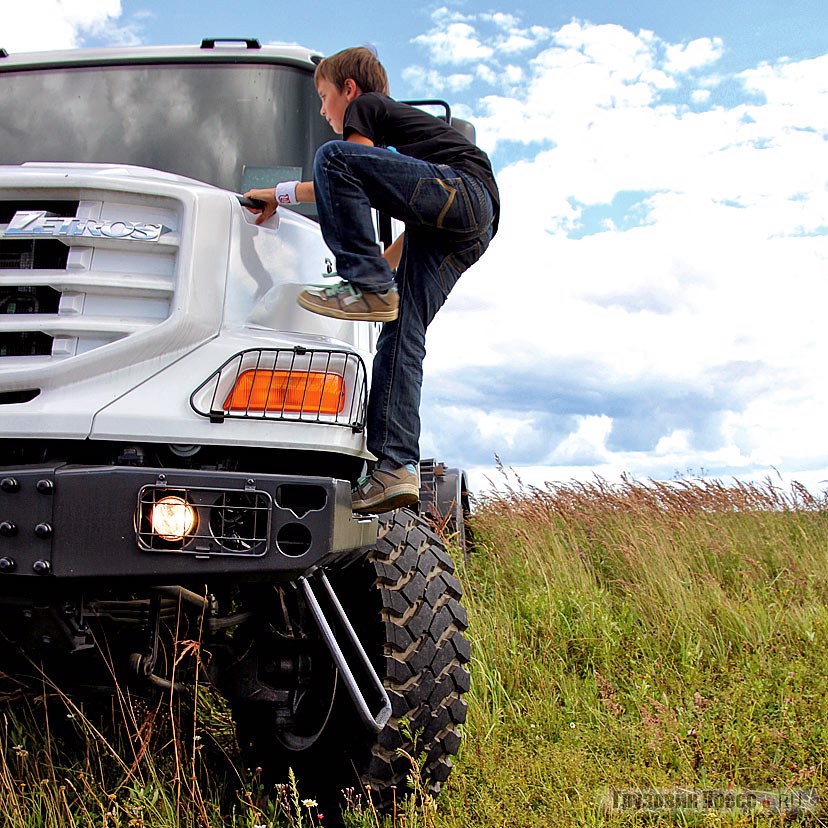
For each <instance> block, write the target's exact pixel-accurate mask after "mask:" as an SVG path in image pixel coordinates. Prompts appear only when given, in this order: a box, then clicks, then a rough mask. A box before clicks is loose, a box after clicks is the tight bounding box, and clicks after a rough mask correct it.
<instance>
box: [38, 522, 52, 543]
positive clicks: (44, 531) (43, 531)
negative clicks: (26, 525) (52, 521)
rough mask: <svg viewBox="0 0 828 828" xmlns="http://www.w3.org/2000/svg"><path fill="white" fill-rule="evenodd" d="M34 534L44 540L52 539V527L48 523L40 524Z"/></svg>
mask: <svg viewBox="0 0 828 828" xmlns="http://www.w3.org/2000/svg"><path fill="white" fill-rule="evenodd" d="M34 532H35V534H36V535H37V536H38V537H39V538H41V539H42V540H47V539H48V538H51V537H52V527H51V526H50V525H49V524H48V523H38V524H37V526H35V528H34Z"/></svg>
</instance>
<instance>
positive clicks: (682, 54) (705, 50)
mask: <svg viewBox="0 0 828 828" xmlns="http://www.w3.org/2000/svg"><path fill="white" fill-rule="evenodd" d="M723 47H724V43H723V42H722V39H721V38H720V37H713V38H710V37H700V38H697V39H696V40H691V41H690V42H689V43H671V44H670V45H669V46H668V47H667V50H666V53H667V61H666V65H665V67H664V68H665V71H667V72H669V73H671V74H672V73H684V72H690V71H691V70H693V69H701V68H702V67H703V66H708V65H709V64H711V63H715V62H716V61H717V60H718V59H719V58H720V57H721V56H722V53H723V51H724V49H723Z"/></svg>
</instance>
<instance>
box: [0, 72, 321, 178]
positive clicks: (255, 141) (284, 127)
mask: <svg viewBox="0 0 828 828" xmlns="http://www.w3.org/2000/svg"><path fill="white" fill-rule="evenodd" d="M0 112H2V113H3V117H2V118H0V164H21V163H23V162H25V161H55V162H107V163H108V162H115V163H121V164H137V165H139V166H144V167H152V168H155V169H160V170H166V171H168V172H173V173H178V174H180V175H185V176H188V177H190V178H196V179H198V180H200V181H205V182H208V183H210V184H215V185H217V186H219V187H222V188H224V189H227V190H231V191H234V192H244V191H245V190H247V189H250V188H251V187H254V186H255V187H264V186H273V185H275V184H276V183H277V182H278V181H282V180H285V179H300V180H308V179H310V178H311V177H312V163H313V156H314V152H315V150H316V148H317V147H318V146H319V145H320V144H321V143H323V142H325V141H328V140H330V139H331V138H334V137H335V135H334V133H333V132H332V131H331V130H330V127H329V126H328V124H327V123H326V122H325V120H324V118H322V117H321V116H320V115H319V104H318V98H317V94H316V90H315V88H314V85H313V75H312V74H311V72H309V71H304V70H302V69H299V68H294V67H290V66H279V65H269V64H250V63H243V64H229V63H206V62H204V63H190V64H163V65H154V64H153V65H143V64H130V65H124V66H94V67H71V68H70V67H65V68H64V67H59V68H54V67H50V68H49V69H42V70H41V69H36V70H28V71H21V72H3V73H1V74H0Z"/></svg>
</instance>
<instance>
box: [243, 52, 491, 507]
mask: <svg viewBox="0 0 828 828" xmlns="http://www.w3.org/2000/svg"><path fill="white" fill-rule="evenodd" d="M314 80H315V82H316V89H317V92H318V93H319V97H320V99H321V101H322V107H321V110H320V112H321V114H322V116H323V117H324V118H326V119H327V120H328V122H329V123H330V125H331V127H332V128H333V130H334V132H336V133H338V134H341V135H342V137H343V139H344V140H342V141H330V142H328V143H327V144H324V145H323V146H321V147H320V148H319V150H318V152H317V154H316V158H315V160H314V170H313V181H312V182H310V181H305V182H298V181H289V182H283V183H281V184H279V185H277V187H276V188H275V190H250V191H249V192H247V193H245V195H246V196H248V197H249V198H254V199H257V200H259V201H262V202H263V203H264V207H263V209H262V212H261V215H260V216H259V218H258V219H257V223H261V222H262V221H265V220H266V219H267V218H269V217H270V216H271V215H273V213H274V211H275V210H276V208H277V206H278V205H279V204H283V205H287V204H296V203H298V202H309V201H314V200H315V201H316V204H317V210H318V213H319V223H320V226H321V229H322V235H323V237H324V239H325V242H326V244H327V245H328V247H329V248H330V250H331V252H332V253H333V254H334V255H335V257H336V269H337V276H338V277H340V279H341V280H342V281H340V282H338V283H336V284H334V285H331V286H320V287H318V288H311V289H308V290H304V291H302V293H301V294H300V295H299V299H298V301H299V304H300V305H301V306H302V307H304V308H306V309H307V310H310V311H313V312H314V313H319V314H322V315H323V316H332V317H335V318H337V319H352V320H367V321H374V322H384V323H385V324H384V325H383V328H382V332H381V333H380V336H379V339H378V341H377V353H376V356H375V358H374V365H373V378H372V379H373V381H372V384H371V393H370V397H369V400H368V423H367V427H368V433H367V439H368V449H369V450H370V451H371V452H372V453H373V454H374V455H375V456H376V457H377V461H378V462H377V463H376V465H375V467H374V469H373V472H372V473H371V474H370V475H368V476H367V477H362V478H360V480H359V481H358V482H357V485H356V487H355V488H354V490H353V509H354V511H356V512H361V513H378V512H386V511H390V510H392V509H398V508H400V507H403V506H409V505H411V504H413V503H416V502H417V501H418V500H419V477H418V473H417V465H418V463H419V459H420V454H419V437H420V415H419V407H420V389H421V387H422V381H423V359H424V358H425V332H426V328H427V327H428V325H429V324H430V322H431V320H432V319H433V318H434V315H435V314H436V313H437V311H438V310H439V309H440V307H441V306H442V305H443V303H444V302H445V300H446V297H447V296H448V294H449V291H450V290H451V289H452V288H453V287H454V285H455V283H456V282H457V279H459V278H460V275H461V274H462V273H463V272H464V271H465V270H466V269H468V268H469V267H470V266H471V265H472V264H474V262H476V261H477V260H478V259H479V258H480V256H481V255H482V254H483V252H484V251H485V250H486V248H487V247H488V245H489V242H490V241H491V239H492V236H493V235H494V234H495V232H497V223H498V216H499V212H500V204H499V196H498V190H497V185H496V184H495V181H494V176H493V174H492V168H491V164H490V162H489V159H488V157H487V156H486V154H485V153H483V152H482V151H481V150H480V149H478V148H477V147H476V146H475V145H474V144H472V143H470V142H469V141H467V140H466V139H465V138H464V137H463V136H462V135H461V134H460V133H459V132H458V131H457V130H456V129H454V128H453V127H451V126H449V125H448V124H446V123H445V122H444V121H442V120H440V119H438V118H435V117H433V116H432V115H429V114H427V113H425V112H422V111H421V110H419V109H416V108H415V107H412V106H408V105H406V104H402V103H399V102H397V101H395V100H393V99H392V98H390V97H388V79H387V76H386V73H385V69H384V68H383V66H382V64H381V63H380V62H379V60H378V59H377V58H376V56H375V55H374V53H373V52H372V51H371V50H370V49H368V48H365V47H357V48H353V49H345V50H344V51H342V52H338V53H337V54H335V55H332V56H331V57H329V58H324V59H323V60H321V61H320V63H319V64H318V65H317V68H316V73H315V75H314ZM372 207H374V208H376V209H377V210H379V211H381V212H383V213H386V214H389V215H391V216H393V217H394V218H397V219H399V220H400V221H402V222H404V224H405V228H406V229H405V232H404V233H403V234H402V235H401V236H400V237H399V238H398V239H397V240H396V241H395V242H394V243H393V244H392V245H391V246H390V247H389V248H388V249H387V250H386V251H385V253H384V254H383V253H381V251H380V248H379V246H378V245H377V243H376V241H375V233H374V225H373V222H372V217H371V208H372Z"/></svg>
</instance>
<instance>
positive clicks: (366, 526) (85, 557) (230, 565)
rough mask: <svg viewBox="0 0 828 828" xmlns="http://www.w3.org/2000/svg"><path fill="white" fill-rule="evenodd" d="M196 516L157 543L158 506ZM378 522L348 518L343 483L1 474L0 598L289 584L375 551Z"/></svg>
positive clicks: (216, 474)
mask: <svg viewBox="0 0 828 828" xmlns="http://www.w3.org/2000/svg"><path fill="white" fill-rule="evenodd" d="M167 495H170V496H173V497H178V498H181V499H182V500H185V501H186V502H187V503H189V504H191V505H192V507H193V510H194V511H195V513H196V514H197V521H196V527H195V528H194V530H193V532H192V533H191V534H190V535H188V537H186V538H185V539H184V540H182V541H178V540H175V541H173V540H170V539H168V538H166V539H165V538H159V537H158V536H157V535H154V534H153V532H152V529H151V524H150V522H149V520H148V515H149V510H150V509H151V508H153V506H154V505H155V504H156V503H157V502H158V501H160V500H162V499H163V498H164V497H165V496H167ZM376 535H377V520H376V518H372V517H363V516H358V515H354V514H353V512H352V511H351V490H350V484H349V482H348V481H345V480H334V479H331V478H321V477H298V476H293V475H270V474H267V475H261V474H259V475H244V474H239V473H235V472H220V471H190V470H175V469H152V468H135V467H127V466H69V465H58V466H39V467H33V466H23V467H18V468H12V467H6V468H0V591H5V589H7V588H8V587H7V586H6V585H10V584H11V582H13V581H16V582H17V583H18V584H20V581H21V579H25V580H27V581H31V579H37V578H44V579H48V580H49V581H50V582H52V583H54V581H55V579H86V578H106V579H107V580H108V581H111V580H112V579H118V578H140V579H142V580H144V581H150V582H152V581H155V582H157V583H165V582H170V581H171V580H174V581H176V582H177V581H184V580H189V579H204V578H210V577H214V576H216V575H223V574H226V575H233V576H243V577H251V578H255V577H257V576H266V577H277V578H280V579H284V580H290V579H295V578H298V577H300V576H302V575H305V574H307V573H309V572H311V571H313V570H314V569H316V568H317V567H319V566H326V565H328V564H331V563H334V562H335V561H337V560H338V559H340V558H346V557H351V556H354V555H356V554H358V553H359V552H360V551H362V550H364V549H366V548H368V547H370V546H372V545H373V544H374V543H375V542H376Z"/></svg>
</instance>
